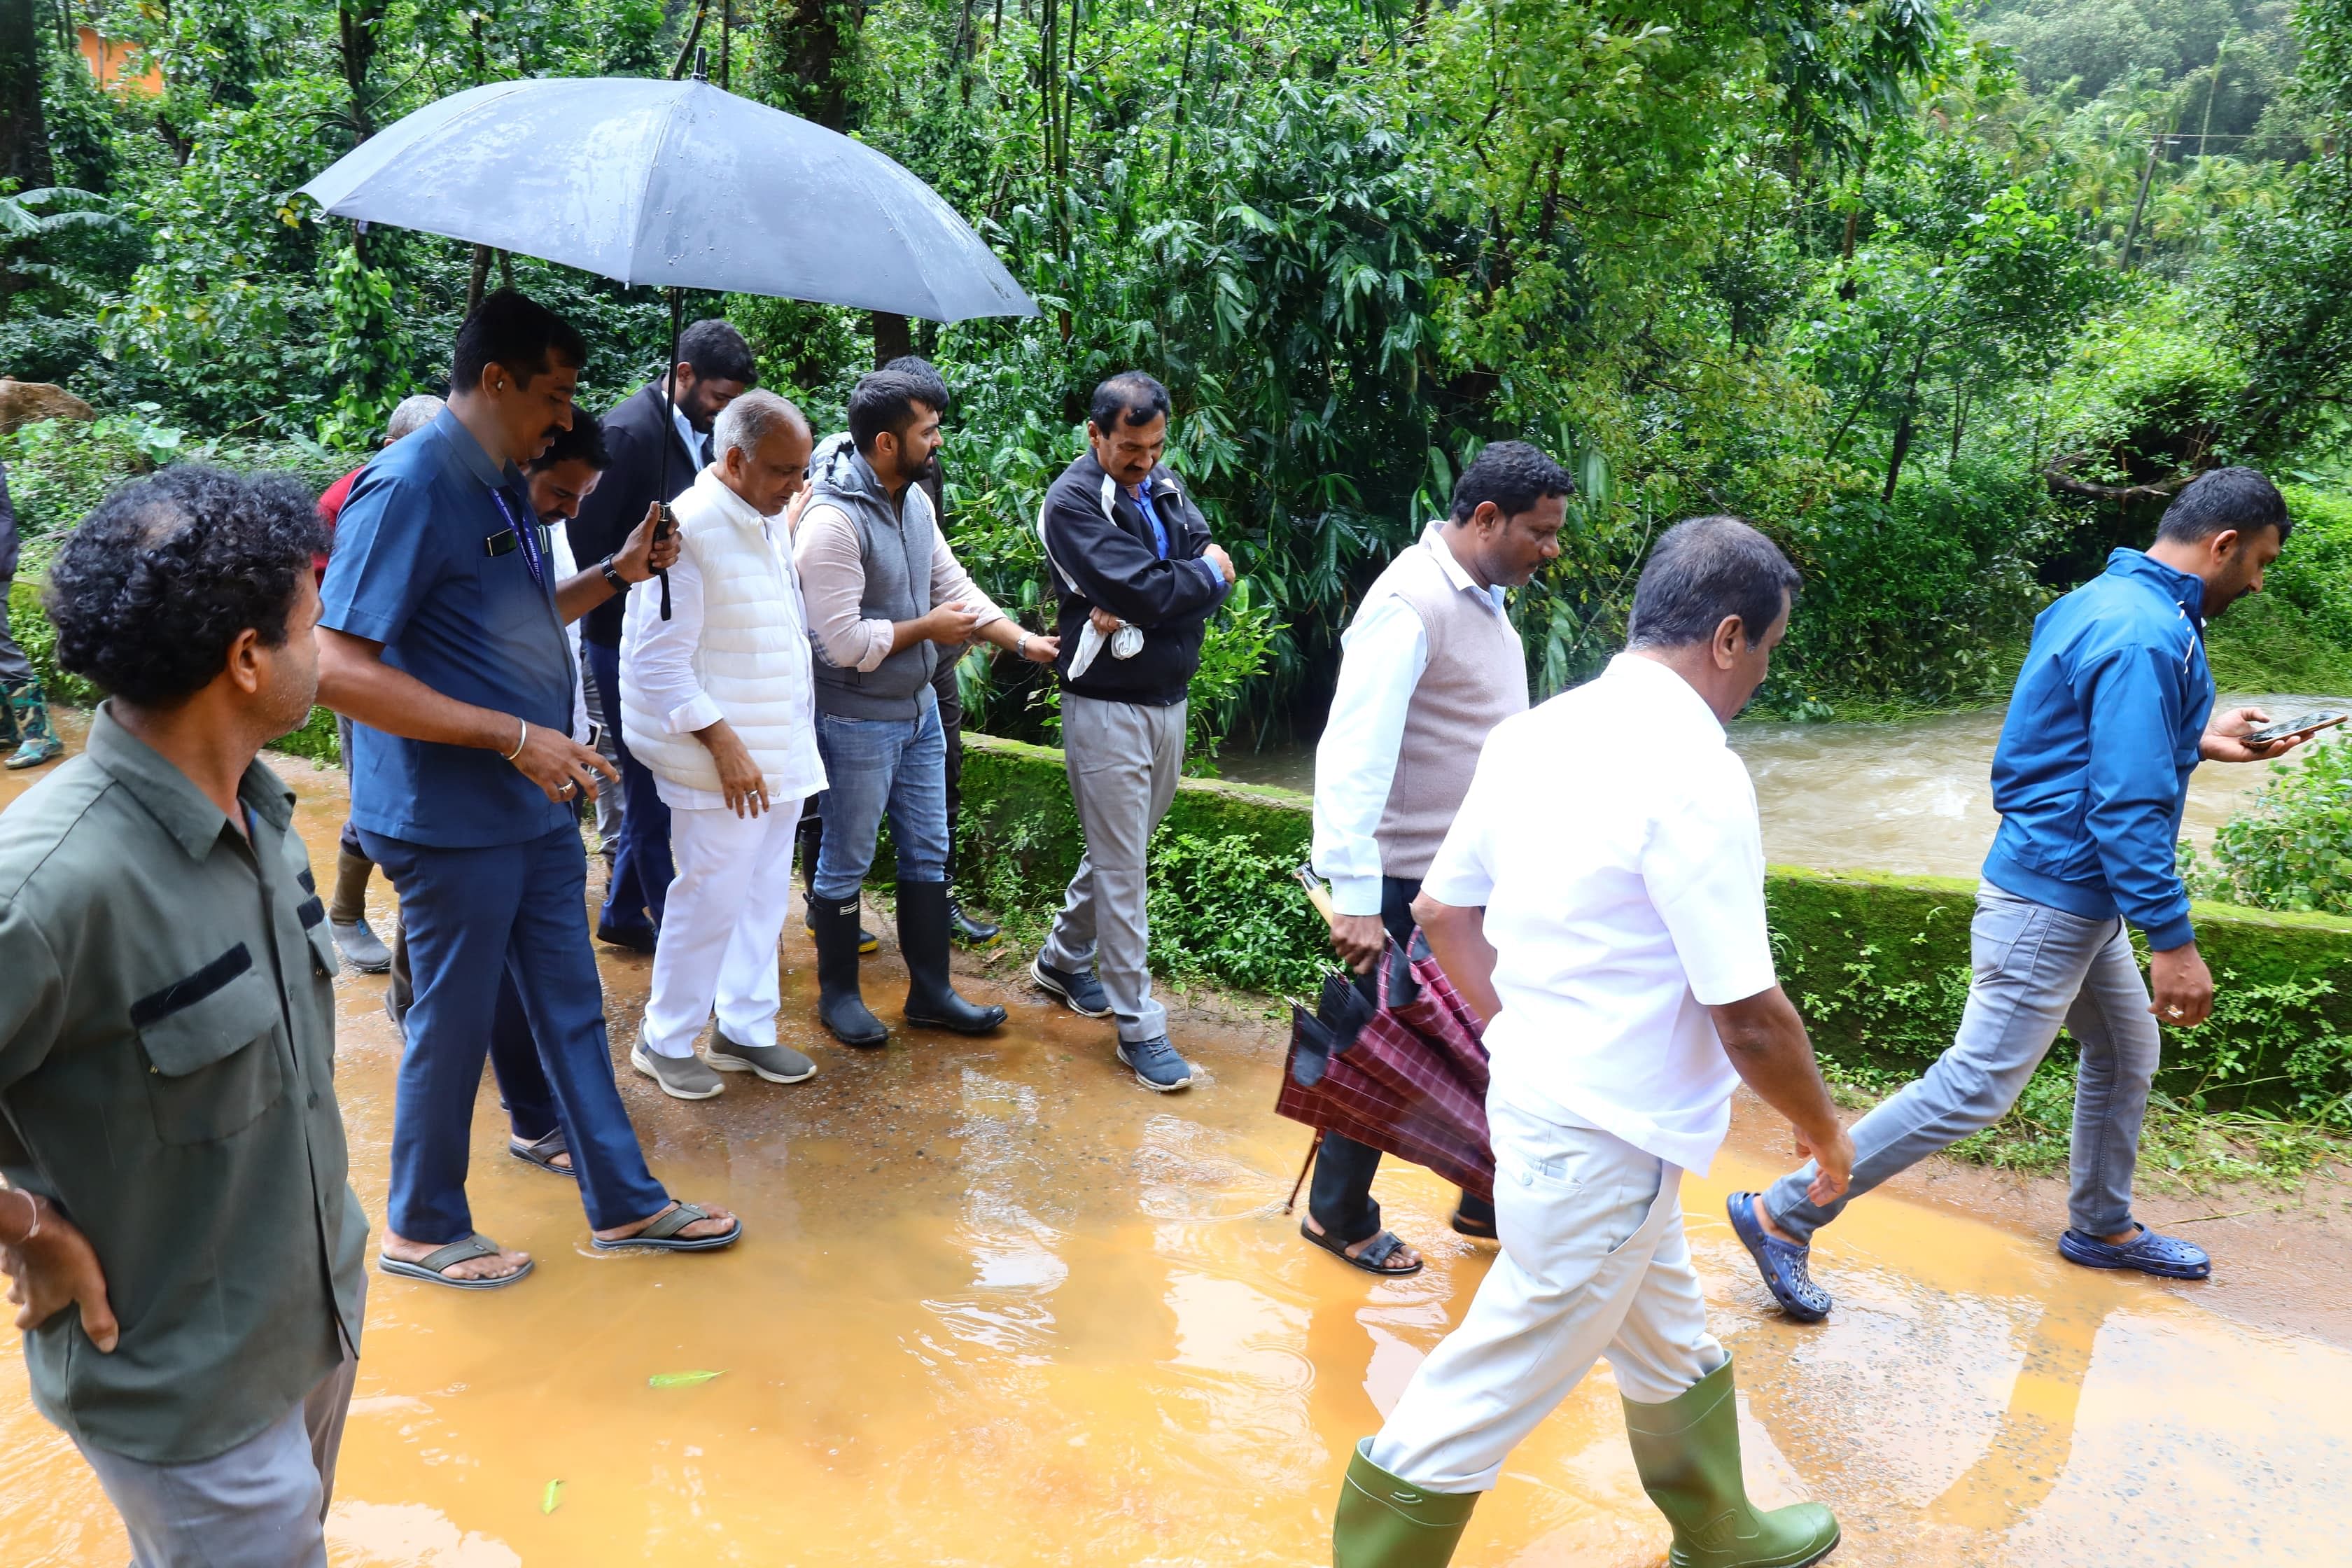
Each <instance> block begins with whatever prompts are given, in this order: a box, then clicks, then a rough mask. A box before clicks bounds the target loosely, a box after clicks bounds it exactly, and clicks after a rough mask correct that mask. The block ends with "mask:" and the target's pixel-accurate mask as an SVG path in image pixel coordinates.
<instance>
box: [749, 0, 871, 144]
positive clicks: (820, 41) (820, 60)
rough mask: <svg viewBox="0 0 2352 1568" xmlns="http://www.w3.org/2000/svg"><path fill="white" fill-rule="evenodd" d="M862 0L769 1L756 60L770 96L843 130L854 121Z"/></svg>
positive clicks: (807, 116)
mask: <svg viewBox="0 0 2352 1568" xmlns="http://www.w3.org/2000/svg"><path fill="white" fill-rule="evenodd" d="M865 17H866V6H865V4H864V0H768V4H767V5H765V6H764V7H763V8H762V11H761V26H760V32H761V40H760V58H761V59H762V60H763V61H764V62H765V64H766V68H767V70H768V71H769V72H770V73H772V74H771V79H770V80H769V82H768V84H767V85H768V87H769V89H770V93H771V95H772V98H773V100H775V101H776V102H777V103H778V104H779V105H780V106H781V107H782V108H784V109H788V110H792V111H793V113H794V114H797V115H799V116H800V117H801V118H802V119H803V120H814V121H816V122H817V123H818V124H819V125H822V126H824V127H825V129H827V130H829V131H842V132H846V131H848V130H849V129H850V127H851V124H852V121H854V119H855V117H856V116H855V110H856V102H855V99H854V96H853V90H852V89H854V88H855V87H856V77H857V61H858V48H857V39H858V27H859V26H860V24H861V23H863V22H864V20H865Z"/></svg>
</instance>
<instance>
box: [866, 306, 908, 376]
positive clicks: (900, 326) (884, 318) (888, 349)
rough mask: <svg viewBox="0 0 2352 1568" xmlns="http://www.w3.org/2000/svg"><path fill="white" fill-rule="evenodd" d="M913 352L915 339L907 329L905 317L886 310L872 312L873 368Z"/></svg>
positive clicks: (878, 367)
mask: <svg viewBox="0 0 2352 1568" xmlns="http://www.w3.org/2000/svg"><path fill="white" fill-rule="evenodd" d="M914 352H915V339H914V334H913V332H912V331H909V330H908V321H907V318H906V317H904V316H896V315H892V314H891V313H890V312H889V311H887V310H877V311H875V312H874V368H875V369H876V370H880V369H881V368H882V367H883V366H884V365H886V364H888V363H890V362H891V361H892V360H894V359H898V358H901V357H902V356H904V355H907V354H910V353H914Z"/></svg>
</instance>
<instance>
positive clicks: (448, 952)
mask: <svg viewBox="0 0 2352 1568" xmlns="http://www.w3.org/2000/svg"><path fill="white" fill-rule="evenodd" d="M360 842H361V844H362V847H364V848H365V849H366V851H367V854H368V858H371V859H373V861H374V862H375V863H376V864H377V865H378V866H380V867H382V868H383V872H384V875H386V876H387V877H390V878H391V879H392V885H393V887H394V889H397V890H398V891H399V893H400V913H401V920H402V922H403V924H404V926H405V927H406V929H407V933H408V962H409V968H410V971H411V973H412V974H413V975H414V977H415V989H416V998H415V1001H414V1002H413V1003H411V1004H410V1005H409V1011H408V1023H407V1048H406V1049H405V1050H404V1051H403V1052H402V1053H401V1058H400V1082H399V1087H398V1089H397V1090H396V1093H395V1096H394V1101H393V1118H392V1194H391V1199H390V1202H389V1204H388V1205H387V1213H386V1215H385V1222H386V1224H387V1225H389V1226H390V1227H391V1228H392V1229H393V1230H394V1232H395V1233H397V1234H398V1235H400V1236H403V1237H407V1238H408V1239H409V1240H411V1241H422V1242H430V1243H434V1244H436V1245H437V1244H444V1243H447V1242H452V1241H462V1240H464V1239H465V1238H466V1237H468V1236H471V1235H472V1234H473V1232H474V1220H473V1213H472V1211H471V1209H470V1208H469V1207H468V1206H467V1203H466V1164H467V1152H468V1150H469V1148H470V1146H471V1143H472V1133H473V1123H474V1097H475V1095H476V1094H477V1092H478V1091H479V1089H480V1088H481V1083H482V1062H483V1060H484V1058H486V1057H487V1056H488V1053H489V1048H490V1044H491V1040H492V1037H493V1036H494V1035H497V1036H498V1037H500V1038H501V1039H502V1041H503V1042H504V1043H505V1044H506V1045H508V1046H509V1047H515V1048H518V1049H519V1048H520V1047H519V1046H516V1039H517V1037H516V1033H515V1031H514V1028H513V1022H514V1020H513V1016H512V1014H511V1012H507V1011H505V1010H502V1009H501V1008H500V1006H499V1003H500V999H501V994H502V993H506V992H510V993H511V999H512V1001H513V1002H514V1003H515V1004H516V1005H519V1006H520V1011H521V1017H522V1023H523V1025H524V1026H525V1029H526V1032H527V1034H528V1037H530V1039H532V1040H535V1041H537V1042H538V1047H537V1054H538V1057H539V1064H540V1068H541V1071H542V1073H543V1074H544V1076H545V1079H546V1083H547V1092H548V1096H549V1098H550V1099H551V1100H552V1110H553V1113H554V1118H555V1121H556V1124H557V1125H559V1126H561V1127H562V1129H563V1139H564V1142H565V1143H567V1144H568V1145H569V1146H570V1147H571V1150H572V1166H573V1168H574V1169H575V1170H576V1171H578V1172H579V1174H580V1194H581V1200H582V1202H583V1204H584V1205H586V1207H587V1210H588V1223H589V1225H590V1226H591V1227H592V1228H593V1229H597V1230H609V1229H611V1228H613V1227H614V1226H624V1225H629V1224H633V1223H635V1221H637V1220H641V1219H645V1218H647V1217H648V1216H650V1215H655V1214H658V1213H659V1212H660V1211H661V1209H662V1208H663V1206H664V1205H667V1203H668V1202H669V1195H668V1194H667V1193H666V1192H665V1191H664V1190H663V1189H662V1185H661V1184H660V1183H659V1182H656V1180H654V1177H653V1173H652V1172H650V1171H649V1170H647V1169H646V1158H645V1153H644V1151H642V1150H641V1149H640V1148H639V1147H638V1146H637V1134H636V1130H635V1128H633V1127H631V1126H630V1125H629V1116H628V1112H627V1110H625V1109H624V1108H623V1106H622V1104H621V1091H620V1088H619V1086H618V1085H617V1084H615V1083H614V1080H613V1056H612V1047H611V1044H610V1043H609V1041H608V1039H607V1038H606V1036H605V1032H604V987H603V984H602V983H601V982H600V981H599V980H598V978H597V975H596V955H595V952H594V951H593V949H592V948H591V947H590V946H589V942H588V928H587V923H586V921H584V920H583V918H582V914H581V905H582V902H583V900H584V899H585V898H586V897H587V886H588V856H587V851H586V850H585V849H583V847H581V843H580V834H579V830H578V829H576V828H573V827H570V826H565V827H561V828H558V829H556V830H555V831H554V832H552V833H549V834H546V835H544V836H543V837H539V838H533V839H530V840H527V841H525V842H523V843H520V844H500V845H494V846H492V847H488V848H482V849H441V848H435V847H430V846H427V845H422V844H411V843H407V842H405V841H404V840H402V839H398V838H385V837H381V836H379V835H377V834H373V833H369V832H366V831H364V830H362V833H361V834H360ZM511 1076H512V1077H516V1078H525V1079H527V1077H528V1075H525V1074H520V1073H518V1074H513V1075H511ZM508 1078H509V1075H507V1074H502V1075H501V1079H502V1081H501V1084H500V1089H501V1090H502V1091H503V1092H504V1093H505V1094H506V1096H507V1098H508V1101H509V1110H510V1113H511V1114H512V1115H513V1117H514V1121H515V1130H516V1131H517V1132H519V1133H520V1132H524V1131H526V1129H527V1128H528V1126H529V1125H530V1121H529V1119H528V1117H527V1115H526V1110H527V1108H526V1107H525V1106H523V1105H518V1104H517V1103H516V1100H517V1096H518V1094H519V1093H520V1096H521V1097H522V1098H523V1099H524V1100H529V1099H530V1098H531V1095H530V1089H529V1087H528V1086H527V1084H526V1083H517V1082H510V1081H505V1080H506V1079H508ZM539 1113H540V1114H541V1115H543V1114H544V1110H541V1111H540V1112H539Z"/></svg>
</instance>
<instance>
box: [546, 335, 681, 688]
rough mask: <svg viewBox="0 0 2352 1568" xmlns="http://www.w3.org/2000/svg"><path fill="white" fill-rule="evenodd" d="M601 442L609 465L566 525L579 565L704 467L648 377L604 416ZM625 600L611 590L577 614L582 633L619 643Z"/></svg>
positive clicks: (605, 643) (608, 549) (617, 543)
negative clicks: (665, 478)
mask: <svg viewBox="0 0 2352 1568" xmlns="http://www.w3.org/2000/svg"><path fill="white" fill-rule="evenodd" d="M665 443H667V447H668V448H669V488H668V489H667V492H666V493H663V494H660V495H656V493H655V492H656V491H657V490H660V489H662V482H661V474H662V467H661V465H662V448H663V446H664V444H665ZM604 445H605V447H606V448H607V449H608V450H609V451H611V453H612V455H613V466H612V467H611V468H606V469H605V470H604V479H601V480H599V481H598V483H597V485H596V488H595V489H593V490H592V491H590V492H589V495H588V499H587V500H584V501H582V502H581V503H580V515H579V516H578V517H575V518H573V519H572V521H571V523H570V525H569V528H568V531H569V533H570V534H571V538H572V557H573V558H574V559H575V560H577V561H578V562H579V563H580V564H581V565H583V566H593V565H594V564H595V563H597V562H599V561H602V560H603V559H604V557H605V556H607V555H610V554H612V553H613V552H614V551H616V550H618V549H620V548H621V546H622V545H624V544H625V543H627V542H628V538H629V532H630V531H631V530H633V529H635V527H636V526H637V524H639V523H641V522H643V521H645V520H646V508H647V507H649V506H651V505H653V504H654V502H655V501H656V500H665V501H671V500H677V498H678V497H680V496H682V495H684V494H685V493H686V492H687V489H688V487H689V486H691V485H692V484H693V483H694V476H695V475H696V474H698V473H699V472H701V471H702V466H703V462H704V460H705V459H703V458H699V457H697V458H688V456H687V455H686V447H684V446H683V445H682V444H681V443H680V442H679V440H678V438H677V426H676V425H674V424H673V423H671V421H670V417H669V414H668V412H667V410H666V409H665V408H664V407H663V406H662V390H661V384H660V383H659V382H657V381H649V382H647V383H646V384H645V385H644V386H643V387H641V388H639V389H638V390H637V391H636V392H635V393H634V394H632V395H629V396H628V397H625V398H624V399H623V400H622V401H621V402H620V403H619V404H618V405H615V406H614V409H613V411H612V412H611V413H609V414H607V415H605V416H604ZM627 603H628V602H627V600H625V598H623V597H622V596H621V595H618V594H615V595H614V596H613V597H611V598H609V599H607V600H605V601H604V603H603V604H601V605H597V606H596V607H595V608H594V609H593V610H591V611H589V612H588V613H587V614H586V615H585V616H582V617H581V621H580V635H581V637H583V638H584V639H586V640H587V641H589V642H592V643H594V644H596V645H597V646H598V647H612V648H617V647H620V646H621V614H622V612H623V611H624V610H625V609H626V608H627Z"/></svg>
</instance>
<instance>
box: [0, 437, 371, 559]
mask: <svg viewBox="0 0 2352 1568" xmlns="http://www.w3.org/2000/svg"><path fill="white" fill-rule="evenodd" d="M162 412H163V411H162V408H161V405H157V404H154V403H142V404H139V405H137V406H136V407H135V408H133V409H132V410H131V411H129V412H127V413H115V414H106V415H101V416H99V417H98V418H96V419H93V420H75V419H44V420H42V421H41V422H40V423H38V424H37V425H27V426H24V427H23V428H22V429H20V430H16V431H15V432H13V433H11V434H9V435H5V436H0V463H5V464H6V465H7V468H8V495H9V500H10V501H11V503H12V504H13V505H14V506H15V507H16V527H17V529H18V531H20V532H21V533H22V534H23V535H24V537H25V542H26V552H25V553H26V564H25V565H23V566H20V567H19V568H18V570H19V571H20V572H22V573H25V574H28V575H29V574H32V573H33V572H36V571H37V570H38V568H39V566H40V565H41V563H43V562H44V561H46V559H47V554H48V551H49V550H50V549H51V548H54V542H55V541H56V540H58V539H59V538H62V537H63V536H64V535H65V534H67V533H68V532H70V531H72V529H73V527H74V525H75V524H77V523H79V521H81V520H82V519H83V518H84V517H87V516H88V515H89V510H90V509H91V508H92V507H95V506H96V505H97V504H98V503H99V501H100V499H101V498H102V497H104V496H105V494H106V492H107V491H109V490H110V489H113V488H114V487H115V486H116V485H119V484H121V483H122V482H123V481H124V480H125V479H136V478H137V477H138V476H140V475H141V474H144V473H149V472H152V470H154V469H156V468H162V467H163V466H165V465H166V464H170V463H189V462H194V463H211V464H214V465H216V466H218V467H221V468H237V469H246V470H251V469H260V468H278V469H284V470H286V471H288V472H290V473H294V474H299V475H300V476H301V477H302V478H303V479H305V480H307V481H308V482H310V485H311V488H313V489H326V487H327V485H328V484H329V482H330V481H331V480H332V479H334V477H335V476H336V475H338V474H340V473H341V472H342V471H343V469H344V468H347V467H349V466H350V465H349V464H348V462H346V461H343V460H341V459H338V458H334V457H332V456H331V455H330V454H329V453H327V452H326V451H324V450H323V449H321V448H320V447H316V446H314V445H311V444H309V443H307V442H290V441H239V440H233V439H226V438H224V439H219V440H211V441H196V440H191V439H190V438H189V437H188V434H187V432H186V431H184V430H182V429H180V428H179V427H178V426H173V425H167V424H164V423H163V422H162V419H161V417H160V416H161V414H162Z"/></svg>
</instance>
